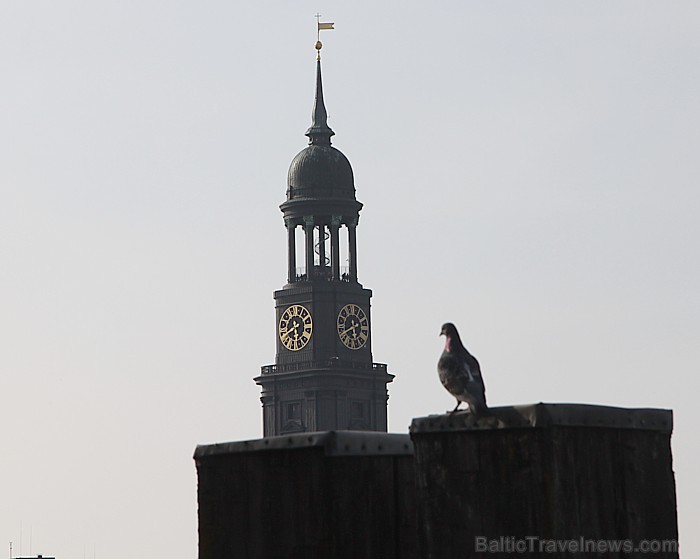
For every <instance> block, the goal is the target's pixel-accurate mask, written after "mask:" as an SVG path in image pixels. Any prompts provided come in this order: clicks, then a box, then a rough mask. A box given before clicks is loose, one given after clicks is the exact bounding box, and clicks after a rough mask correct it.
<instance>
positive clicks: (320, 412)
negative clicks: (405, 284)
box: [255, 41, 394, 437]
mask: <svg viewBox="0 0 700 559" xmlns="http://www.w3.org/2000/svg"><path fill="white" fill-rule="evenodd" d="M316 49H317V51H318V56H317V57H316V98H315V101H314V106H313V112H312V122H311V127H310V128H309V129H308V130H307V131H306V136H308V138H309V145H308V146H307V147H306V148H305V149H303V150H302V151H301V152H299V153H298V154H297V155H296V157H295V158H294V159H293V160H292V163H291V165H290V166H289V173H288V176H287V200H286V201H285V202H284V203H283V204H282V205H281V206H280V209H281V210H282V213H283V215H284V224H285V226H286V228H287V260H288V261H287V283H286V285H285V286H284V287H283V288H282V289H280V290H279V291H275V293H274V299H275V308H276V311H277V318H276V324H275V338H276V340H277V354H276V358H275V364H274V365H266V366H263V367H262V368H261V374H260V376H258V377H256V378H255V382H256V383H257V384H259V385H260V386H261V387H262V397H261V401H262V407H263V432H264V436H265V437H269V436H274V435H283V434H287V433H299V432H308V431H330V430H367V431H386V430H387V401H388V398H389V397H388V392H387V384H388V383H390V382H391V381H392V379H393V378H394V376H393V375H391V374H389V373H387V370H386V365H385V364H382V363H374V362H373V361H372V322H371V320H370V298H371V296H372V292H371V291H370V290H369V289H365V288H364V287H363V286H362V285H361V284H360V283H359V281H358V272H357V240H356V230H357V226H358V221H359V217H360V210H361V209H362V204H361V203H360V202H358V201H357V199H356V198H355V183H354V177H353V171H352V167H351V166H350V162H349V161H348V160H347V158H346V157H345V156H344V155H343V154H342V153H341V152H340V151H339V150H337V149H336V148H334V147H332V146H331V136H333V135H334V134H335V133H334V132H333V130H331V129H330V128H329V127H328V123H327V113H326V107H325V105H324V102H323V86H322V82H321V56H320V50H321V43H320V41H319V42H317V43H316ZM298 234H299V235H298Z"/></svg>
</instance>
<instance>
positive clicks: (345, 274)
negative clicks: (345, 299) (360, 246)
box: [295, 266, 350, 282]
mask: <svg viewBox="0 0 700 559" xmlns="http://www.w3.org/2000/svg"><path fill="white" fill-rule="evenodd" d="M295 277H296V279H295V281H310V280H311V281H318V280H321V281H333V270H332V269H331V267H330V266H314V267H313V268H312V269H311V277H310V278H309V276H308V275H307V274H306V268H296V269H295ZM336 281H347V282H349V281H350V267H349V266H341V268H340V279H339V280H336Z"/></svg>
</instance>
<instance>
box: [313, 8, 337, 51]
mask: <svg viewBox="0 0 700 559" xmlns="http://www.w3.org/2000/svg"><path fill="white" fill-rule="evenodd" d="M314 17H315V18H316V60H321V49H322V48H323V43H322V42H321V29H335V27H333V23H332V22H331V23H323V22H322V21H321V14H319V13H317V14H316V15H315V16H314Z"/></svg>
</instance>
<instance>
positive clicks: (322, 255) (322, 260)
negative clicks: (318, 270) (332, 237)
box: [318, 224, 326, 268]
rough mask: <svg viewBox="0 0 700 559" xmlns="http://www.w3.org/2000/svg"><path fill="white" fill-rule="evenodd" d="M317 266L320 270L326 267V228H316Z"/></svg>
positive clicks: (321, 226) (322, 225) (320, 226)
mask: <svg viewBox="0 0 700 559" xmlns="http://www.w3.org/2000/svg"><path fill="white" fill-rule="evenodd" d="M318 265H319V266H321V267H322V268H323V267H325V266H326V226H325V225H324V224H321V225H319V226H318Z"/></svg>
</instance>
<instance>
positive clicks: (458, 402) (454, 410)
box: [450, 400, 462, 414]
mask: <svg viewBox="0 0 700 559" xmlns="http://www.w3.org/2000/svg"><path fill="white" fill-rule="evenodd" d="M461 403H462V402H460V401H459V400H457V405H456V406H455V409H453V410H452V411H451V412H450V414H453V413H454V412H456V411H457V408H458V407H459V405H460V404H461Z"/></svg>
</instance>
